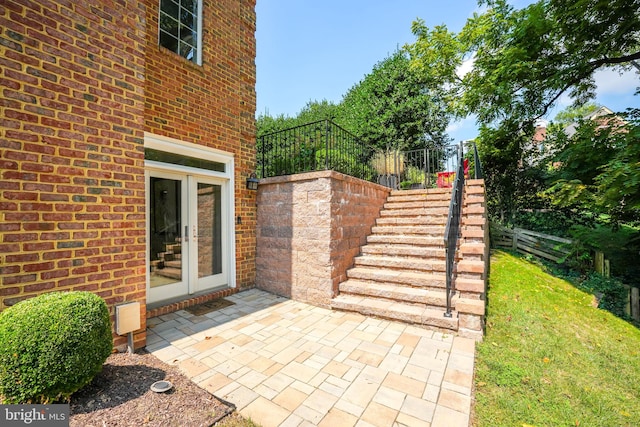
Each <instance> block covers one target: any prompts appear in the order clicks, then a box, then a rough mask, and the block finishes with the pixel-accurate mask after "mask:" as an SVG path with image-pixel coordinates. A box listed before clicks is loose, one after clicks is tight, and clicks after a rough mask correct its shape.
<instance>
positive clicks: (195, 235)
mask: <svg viewBox="0 0 640 427" xmlns="http://www.w3.org/2000/svg"><path fill="white" fill-rule="evenodd" d="M193 240H194V241H195V240H198V229H197V228H196V226H195V225H194V226H193Z"/></svg>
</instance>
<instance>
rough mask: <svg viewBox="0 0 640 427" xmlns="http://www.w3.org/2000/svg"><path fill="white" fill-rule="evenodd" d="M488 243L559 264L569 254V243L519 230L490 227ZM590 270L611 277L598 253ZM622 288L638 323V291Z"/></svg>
mask: <svg viewBox="0 0 640 427" xmlns="http://www.w3.org/2000/svg"><path fill="white" fill-rule="evenodd" d="M491 244H492V245H493V246H494V247H496V248H507V249H512V250H514V251H517V252H520V253H523V254H530V255H533V256H536V257H539V258H544V259H546V260H550V261H554V262H561V261H562V260H564V259H565V257H566V256H567V255H568V254H569V252H570V251H571V245H572V244H573V241H572V240H570V239H565V238H562V237H556V236H552V235H549V234H543V233H538V232H535V231H531V230H525V229H522V228H505V227H501V226H499V225H494V224H491ZM594 269H595V271H596V272H598V273H600V274H602V275H603V276H606V277H609V276H610V275H611V265H610V263H609V260H608V259H606V258H605V257H604V254H603V253H602V252H596V253H595V256H594ZM625 286H626V285H625ZM626 287H627V289H628V290H629V298H628V302H627V308H626V312H627V314H628V315H630V316H631V317H632V318H633V319H635V320H637V321H640V289H638V288H632V287H630V286H626Z"/></svg>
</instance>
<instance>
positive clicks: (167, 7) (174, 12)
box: [160, 0, 180, 20]
mask: <svg viewBox="0 0 640 427" xmlns="http://www.w3.org/2000/svg"><path fill="white" fill-rule="evenodd" d="M178 10H180V7H179V6H178V4H177V3H176V2H174V1H172V0H161V1H160V11H161V12H164V13H166V14H167V15H169V16H170V17H172V18H173V19H175V20H177V19H178Z"/></svg>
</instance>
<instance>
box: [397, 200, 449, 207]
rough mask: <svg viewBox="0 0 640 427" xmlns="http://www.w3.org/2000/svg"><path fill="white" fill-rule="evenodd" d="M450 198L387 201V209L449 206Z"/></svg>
mask: <svg viewBox="0 0 640 427" xmlns="http://www.w3.org/2000/svg"><path fill="white" fill-rule="evenodd" d="M449 203H450V202H449V200H413V201H403V202H386V203H385V204H384V208H385V209H413V208H427V209H430V208H443V207H446V208H448V207H449Z"/></svg>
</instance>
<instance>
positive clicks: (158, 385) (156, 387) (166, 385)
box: [150, 381, 173, 393]
mask: <svg viewBox="0 0 640 427" xmlns="http://www.w3.org/2000/svg"><path fill="white" fill-rule="evenodd" d="M172 387H173V385H172V384H171V383H170V382H169V381H156V382H155V383H153V384H151V387H150V388H151V391H155V392H156V393H164V392H166V391H169V390H171V388H172Z"/></svg>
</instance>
